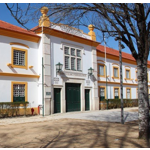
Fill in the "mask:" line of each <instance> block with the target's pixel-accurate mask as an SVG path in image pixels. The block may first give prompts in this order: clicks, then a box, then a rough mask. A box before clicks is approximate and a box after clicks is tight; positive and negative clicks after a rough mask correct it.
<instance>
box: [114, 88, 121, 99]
mask: <svg viewBox="0 0 150 150" xmlns="http://www.w3.org/2000/svg"><path fill="white" fill-rule="evenodd" d="M115 89H118V95H119V98H120V88H119V87H114V99H115Z"/></svg>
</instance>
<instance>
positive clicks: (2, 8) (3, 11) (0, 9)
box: [0, 3, 150, 60]
mask: <svg viewBox="0 0 150 150" xmlns="http://www.w3.org/2000/svg"><path fill="white" fill-rule="evenodd" d="M0 20H3V21H6V22H8V23H11V24H13V25H17V26H19V27H22V26H21V25H20V24H19V23H18V22H17V21H16V20H15V19H14V18H13V17H12V16H11V13H10V12H9V10H8V9H7V7H6V5H5V4H4V3H0ZM37 25H38V22H36V23H35V22H33V21H30V22H29V23H28V24H27V27H28V28H29V29H31V28H33V27H35V26H37ZM81 30H83V31H84V32H85V33H88V32H89V30H88V28H86V27H81ZM96 34H97V31H96ZM97 41H98V42H101V41H102V39H100V38H99V37H97ZM101 44H102V45H103V44H104V43H101ZM106 45H107V46H108V47H110V48H113V49H117V50H118V42H117V41H115V40H114V39H113V38H108V39H106ZM124 46H125V48H124V49H123V50H122V51H123V52H126V53H130V54H131V52H130V50H129V48H128V47H126V45H124ZM148 60H150V56H149V57H148Z"/></svg>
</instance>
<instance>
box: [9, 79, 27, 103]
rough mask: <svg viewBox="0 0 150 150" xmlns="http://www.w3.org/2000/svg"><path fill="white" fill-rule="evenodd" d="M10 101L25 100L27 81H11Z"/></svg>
mask: <svg viewBox="0 0 150 150" xmlns="http://www.w3.org/2000/svg"><path fill="white" fill-rule="evenodd" d="M12 91H13V92H12V102H25V101H27V83H23V82H22V83H20V82H15V83H14V82H13V83H12Z"/></svg>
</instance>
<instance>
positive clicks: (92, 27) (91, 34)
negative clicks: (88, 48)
mask: <svg viewBox="0 0 150 150" xmlns="http://www.w3.org/2000/svg"><path fill="white" fill-rule="evenodd" d="M88 29H89V30H90V32H89V33H88V35H89V36H91V40H93V41H96V35H95V32H94V31H93V30H94V25H92V24H90V25H89V26H88Z"/></svg>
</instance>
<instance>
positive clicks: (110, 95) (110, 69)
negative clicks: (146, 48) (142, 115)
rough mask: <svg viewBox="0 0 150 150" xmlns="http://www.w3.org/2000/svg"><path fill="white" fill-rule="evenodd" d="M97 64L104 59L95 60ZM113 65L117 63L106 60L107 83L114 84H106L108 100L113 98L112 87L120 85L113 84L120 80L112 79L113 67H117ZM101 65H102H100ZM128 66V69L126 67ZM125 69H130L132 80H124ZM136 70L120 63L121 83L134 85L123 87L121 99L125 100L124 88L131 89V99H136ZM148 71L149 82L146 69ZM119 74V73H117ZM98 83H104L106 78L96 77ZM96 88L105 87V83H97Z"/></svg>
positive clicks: (149, 73) (131, 65)
mask: <svg viewBox="0 0 150 150" xmlns="http://www.w3.org/2000/svg"><path fill="white" fill-rule="evenodd" d="M97 59H98V60H97V62H98V63H102V61H100V60H103V61H105V58H103V57H98V58H97ZM113 63H117V64H118V65H119V61H116V60H112V59H107V62H106V65H107V75H109V77H108V80H107V81H108V82H114V84H109V83H108V84H107V85H108V98H114V87H120V84H115V82H120V79H112V76H113V66H117V65H112V64H113ZM102 64H103V63H102ZM126 66H129V67H130V68H129V67H126ZM125 69H130V71H131V79H133V80H125V79H124V78H125ZM136 69H137V66H136V65H133V64H128V63H124V62H122V71H123V83H130V84H135V86H134V85H124V86H123V98H126V88H128V87H131V96H132V97H131V98H133V99H135V98H137V96H136V95H137V91H136V88H137V85H136V84H137V81H135V79H136ZM147 70H148V76H149V80H150V68H148V69H147ZM119 74H120V73H119ZM98 80H99V81H106V78H103V77H98ZM148 84H149V85H150V83H149V82H148ZM98 86H106V84H105V83H98Z"/></svg>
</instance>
